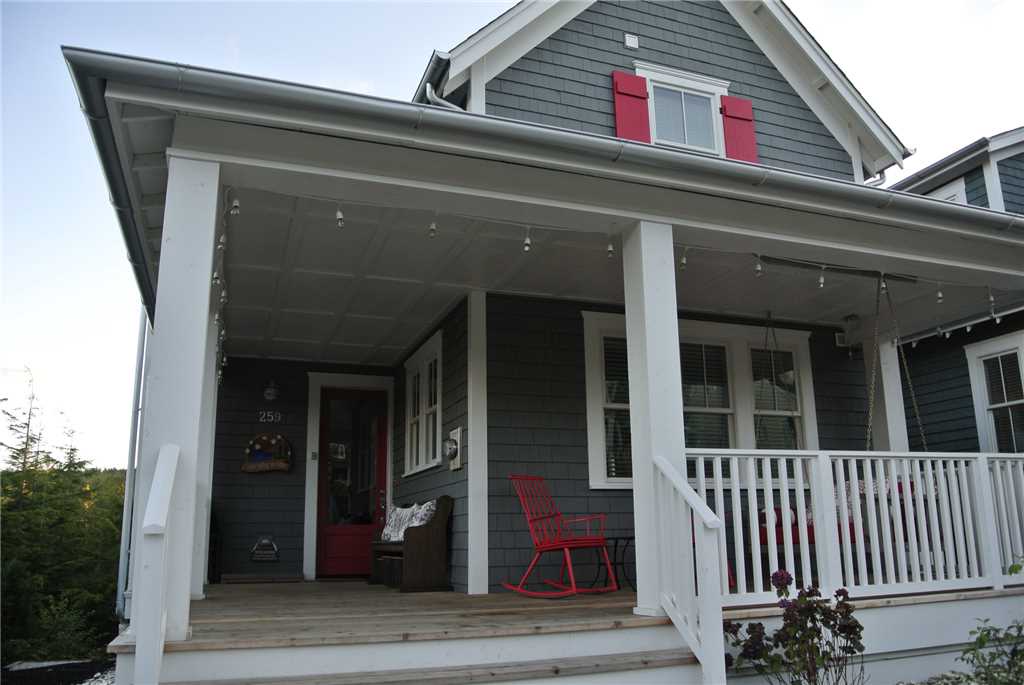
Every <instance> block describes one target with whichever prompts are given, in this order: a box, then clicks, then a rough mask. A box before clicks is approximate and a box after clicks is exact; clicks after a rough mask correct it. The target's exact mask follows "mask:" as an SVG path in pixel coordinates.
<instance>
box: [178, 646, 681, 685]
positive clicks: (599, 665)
mask: <svg viewBox="0 0 1024 685" xmlns="http://www.w3.org/2000/svg"><path fill="white" fill-rule="evenodd" d="M684 666H693V667H697V668H699V667H698V666H697V660H696V658H694V656H693V654H691V653H690V652H689V651H687V650H681V649H663V650H656V651H649V652H635V653H631V654H607V655H595V656H582V657H569V658H562V659H542V660H531V661H517V662H512V663H504V664H471V665H467V666H451V667H449V666H442V667H434V668H415V669H402V670H397V671H363V672H360V673H342V674H337V675H318V676H306V677H301V678H285V679H281V678H243V679H238V680H216V681H195V682H189V683H175V685H414V684H426V685H431V684H440V683H445V684H449V683H450V684H452V685H460V684H462V683H500V682H509V681H529V680H538V679H548V678H571V677H572V676H585V675H596V674H600V673H623V672H636V671H649V670H654V669H670V668H679V667H684ZM695 672H696V671H695Z"/></svg>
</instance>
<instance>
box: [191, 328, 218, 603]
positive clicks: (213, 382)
mask: <svg viewBox="0 0 1024 685" xmlns="http://www.w3.org/2000/svg"><path fill="white" fill-rule="evenodd" d="M207 326H208V327H207V333H206V361H205V364H204V366H203V398H202V402H201V408H200V412H199V422H200V423H199V431H200V433H199V452H198V454H197V457H196V520H195V534H194V539H193V544H192V589H191V594H192V599H204V598H205V597H206V594H205V590H204V587H205V585H206V577H207V573H208V571H209V568H208V566H209V561H210V513H211V511H210V507H211V505H212V502H213V443H214V430H215V425H216V423H217V367H218V362H219V360H218V359H217V336H218V334H219V331H218V330H217V326H216V325H215V324H214V323H213V316H212V314H211V316H210V321H209V323H208V325H207Z"/></svg>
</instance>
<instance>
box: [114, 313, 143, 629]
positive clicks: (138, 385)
mask: <svg viewBox="0 0 1024 685" xmlns="http://www.w3.org/2000/svg"><path fill="white" fill-rule="evenodd" d="M148 330H149V320H148V319H147V318H146V308H145V306H143V307H142V310H141V311H140V312H139V336H138V342H137V343H136V345H135V388H134V390H133V391H132V427H131V434H130V436H129V438H128V466H127V468H126V469H125V472H124V503H123V505H122V507H121V553H120V555H119V556H118V561H117V602H116V605H115V610H116V612H117V617H118V618H119V619H120V620H121V621H122V622H124V623H126V622H127V621H128V613H127V612H126V611H125V594H126V590H127V587H126V586H127V581H128V559H129V556H130V555H131V537H132V513H133V510H134V507H133V506H132V504H133V502H134V500H135V466H136V464H137V462H138V451H139V450H138V446H139V442H138V439H139V414H141V413H142V376H143V367H144V365H145V358H146V344H147V343H148V342H149V341H148V335H147V332H148Z"/></svg>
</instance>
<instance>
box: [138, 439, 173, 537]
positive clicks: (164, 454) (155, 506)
mask: <svg viewBox="0 0 1024 685" xmlns="http://www.w3.org/2000/svg"><path fill="white" fill-rule="evenodd" d="M180 455H181V448H180V447H178V446H177V445H164V446H163V447H161V448H160V455H159V456H158V457H157V460H156V471H154V473H153V484H152V486H151V487H150V489H149V499H148V500H147V502H146V515H145V517H144V518H143V519H142V533H143V535H162V534H163V533H164V532H165V531H166V530H167V517H168V516H169V515H170V511H171V492H172V491H173V489H174V475H175V473H176V472H177V470H178V457H179V456H180Z"/></svg>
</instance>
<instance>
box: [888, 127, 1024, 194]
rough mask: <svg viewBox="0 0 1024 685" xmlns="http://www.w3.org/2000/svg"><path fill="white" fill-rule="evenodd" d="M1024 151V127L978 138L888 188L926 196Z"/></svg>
mask: <svg viewBox="0 0 1024 685" xmlns="http://www.w3.org/2000/svg"><path fill="white" fill-rule="evenodd" d="M1021 151H1024V126H1020V127H1018V128H1013V129H1010V130H1009V131H1003V132H1002V133H997V134H996V135H994V136H991V137H989V138H978V139H977V140H975V141H974V142H973V143H968V144H967V145H964V146H963V147H962V148H960V149H959V150H957V151H956V152H952V153H950V154H948V155H946V156H945V157H943V158H942V159H940V160H939V161H937V162H934V163H932V164H929V165H928V166H926V167H925V168H923V169H921V170H920V171H917V172H915V173H913V174H911V175H909V176H907V177H906V178H902V179H900V180H899V181H897V182H896V183H893V184H892V185H891V186H889V187H890V188H891V189H892V190H902V191H904V192H908V193H918V194H921V195H923V194H925V193H930V192H931V191H932V190H934V189H936V188H938V187H939V186H941V185H943V184H945V183H948V182H949V181H952V180H953V179H954V178H956V177H958V176H962V175H963V174H965V173H966V172H968V171H970V170H971V169H974V168H975V167H977V166H978V165H980V164H981V163H982V162H984V161H985V160H986V159H987V158H988V157H990V156H999V157H1002V156H1011V155H1014V154H1017V153H1018V152H1021Z"/></svg>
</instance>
